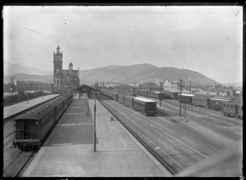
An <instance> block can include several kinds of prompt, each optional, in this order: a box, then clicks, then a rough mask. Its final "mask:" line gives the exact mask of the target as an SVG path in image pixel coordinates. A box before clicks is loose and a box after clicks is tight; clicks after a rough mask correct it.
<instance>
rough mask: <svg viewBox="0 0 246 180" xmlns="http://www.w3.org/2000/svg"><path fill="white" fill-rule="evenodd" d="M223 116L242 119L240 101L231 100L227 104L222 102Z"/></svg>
mask: <svg viewBox="0 0 246 180" xmlns="http://www.w3.org/2000/svg"><path fill="white" fill-rule="evenodd" d="M221 112H222V113H223V114H224V116H234V117H237V118H242V117H243V104H242V101H239V100H232V101H229V102H222V111H221Z"/></svg>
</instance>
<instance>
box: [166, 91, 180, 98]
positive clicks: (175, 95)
mask: <svg viewBox="0 0 246 180" xmlns="http://www.w3.org/2000/svg"><path fill="white" fill-rule="evenodd" d="M163 98H165V99H175V100H177V99H178V93H177V92H172V91H164V92H163Z"/></svg>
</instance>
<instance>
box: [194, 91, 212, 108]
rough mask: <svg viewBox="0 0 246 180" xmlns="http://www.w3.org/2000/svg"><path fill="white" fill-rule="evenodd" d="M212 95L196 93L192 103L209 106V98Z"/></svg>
mask: <svg viewBox="0 0 246 180" xmlns="http://www.w3.org/2000/svg"><path fill="white" fill-rule="evenodd" d="M211 97H212V96H209V95H202V94H195V95H194V96H193V97H192V105H195V106H201V107H206V108H208V103H209V98H211Z"/></svg>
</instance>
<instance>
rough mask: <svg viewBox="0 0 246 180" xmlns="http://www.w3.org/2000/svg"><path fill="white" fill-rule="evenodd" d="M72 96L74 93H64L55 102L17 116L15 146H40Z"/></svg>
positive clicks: (21, 147)
mask: <svg viewBox="0 0 246 180" xmlns="http://www.w3.org/2000/svg"><path fill="white" fill-rule="evenodd" d="M72 97H73V95H72V93H69V94H66V95H63V96H62V97H61V98H59V99H58V100H57V101H55V102H53V103H47V104H46V105H43V106H41V107H40V108H36V109H35V110H32V111H29V112H27V113H25V114H22V115H20V116H18V117H16V118H15V119H14V122H15V128H16V129H15V140H14V141H13V145H14V147H16V146H18V148H19V149H21V150H33V149H34V148H36V147H39V146H40V145H41V143H42V141H43V140H44V139H45V138H46V136H47V135H48V133H49V131H50V130H51V128H52V126H54V125H55V124H56V123H57V121H58V119H59V118H60V116H61V115H62V113H63V112H64V111H65V110H66V109H67V107H68V106H69V104H70V103H71V101H72Z"/></svg>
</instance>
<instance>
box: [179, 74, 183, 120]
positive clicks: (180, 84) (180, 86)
mask: <svg viewBox="0 0 246 180" xmlns="http://www.w3.org/2000/svg"><path fill="white" fill-rule="evenodd" d="M179 81H180V83H179V88H180V95H179V102H180V106H179V117H181V97H182V96H181V94H182V81H183V80H182V79H181V78H179Z"/></svg>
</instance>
